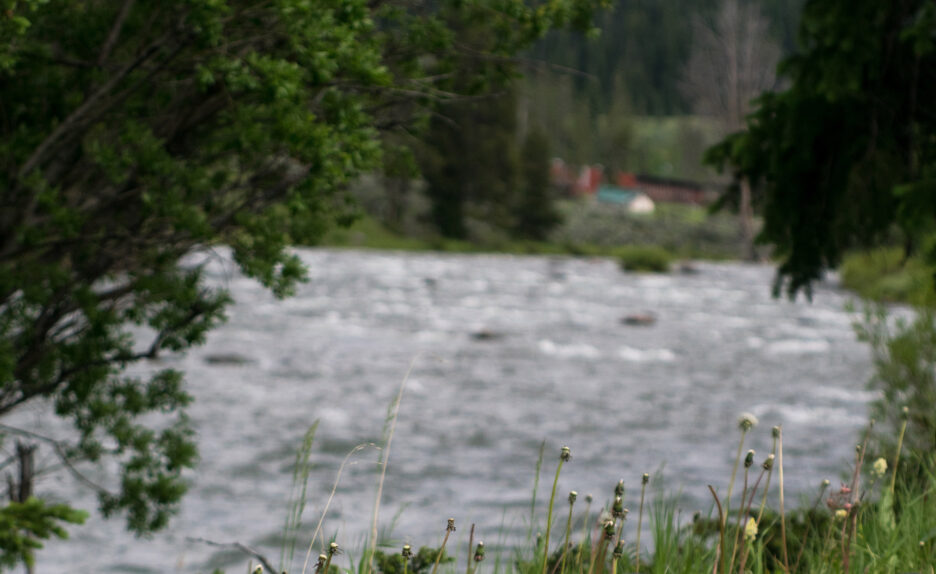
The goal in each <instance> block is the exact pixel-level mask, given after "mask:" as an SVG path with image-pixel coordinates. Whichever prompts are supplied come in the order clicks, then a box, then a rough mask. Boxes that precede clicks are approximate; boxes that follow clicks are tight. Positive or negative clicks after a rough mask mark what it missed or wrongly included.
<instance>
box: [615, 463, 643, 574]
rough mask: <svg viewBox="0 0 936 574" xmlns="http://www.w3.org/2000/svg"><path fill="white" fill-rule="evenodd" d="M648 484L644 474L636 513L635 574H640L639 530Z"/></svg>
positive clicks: (641, 524) (641, 523)
mask: <svg viewBox="0 0 936 574" xmlns="http://www.w3.org/2000/svg"><path fill="white" fill-rule="evenodd" d="M648 482H650V475H649V474H647V473H646V472H645V473H644V475H643V476H642V477H641V478H640V510H639V511H638V513H637V547H636V548H635V549H634V554H635V555H636V558H637V568H636V569H635V572H640V529H641V526H643V511H644V495H645V494H646V493H647V483H648ZM612 574H617V572H613V573H612Z"/></svg>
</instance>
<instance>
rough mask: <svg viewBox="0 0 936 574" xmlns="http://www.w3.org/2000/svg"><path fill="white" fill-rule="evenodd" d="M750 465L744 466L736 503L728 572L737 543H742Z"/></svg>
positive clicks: (731, 566)
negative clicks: (738, 501) (736, 514)
mask: <svg viewBox="0 0 936 574" xmlns="http://www.w3.org/2000/svg"><path fill="white" fill-rule="evenodd" d="M749 470H750V467H749V466H748V465H747V464H745V466H744V490H742V491H741V504H740V505H738V526H737V527H736V528H735V537H734V541H733V543H732V545H731V559H730V560H729V561H728V572H731V569H732V568H734V559H735V555H736V554H737V553H738V544H743V543H744V501H745V500H746V499H747V492H748V471H749Z"/></svg>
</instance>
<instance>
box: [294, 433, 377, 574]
mask: <svg viewBox="0 0 936 574" xmlns="http://www.w3.org/2000/svg"><path fill="white" fill-rule="evenodd" d="M367 447H376V445H374V444H373V443H364V444H359V445H357V446H355V447H354V448H352V449H351V450H350V451H348V454H346V455H345V457H344V460H342V461H341V464H340V465H339V466H338V472H337V473H336V474H335V482H334V483H332V489H331V492H330V493H329V494H328V498H327V499H326V500H325V506H324V507H323V508H322V514H321V515H320V516H319V521H318V524H316V525H315V530H314V531H313V532H312V539H311V540H310V541H309V549H308V550H307V551H306V557H305V561H304V562H303V563H302V574H305V573H306V570H307V569H308V567H309V559H310V558H311V557H312V549H313V548H315V541H316V539H318V536H319V534H320V533H321V532H322V523H323V522H325V516H326V515H327V514H328V508H329V507H330V506H331V503H332V501H333V500H334V499H335V493H336V492H337V491H338V483H340V482H341V473H343V472H344V469H345V466H347V465H348V462H349V461H350V460H351V457H352V456H354V455H355V453H357V452H360V451H361V450H363V449H365V448H367ZM323 552H324V549H323Z"/></svg>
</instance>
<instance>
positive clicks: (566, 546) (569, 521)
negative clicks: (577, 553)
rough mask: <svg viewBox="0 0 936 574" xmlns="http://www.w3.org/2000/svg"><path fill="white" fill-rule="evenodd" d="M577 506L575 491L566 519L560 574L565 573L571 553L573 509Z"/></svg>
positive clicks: (571, 495)
mask: <svg viewBox="0 0 936 574" xmlns="http://www.w3.org/2000/svg"><path fill="white" fill-rule="evenodd" d="M574 506H575V491H572V492H570V493H569V516H568V518H566V529H565V543H564V544H563V546H562V558H560V560H559V572H560V574H561V573H562V572H564V571H565V561H566V555H568V553H569V536H570V535H571V534H572V508H573V507H574Z"/></svg>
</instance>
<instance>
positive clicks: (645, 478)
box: [640, 472, 650, 484]
mask: <svg viewBox="0 0 936 574" xmlns="http://www.w3.org/2000/svg"><path fill="white" fill-rule="evenodd" d="M648 482H650V475H649V474H647V473H646V472H645V473H644V475H643V476H642V477H640V484H647V483H648Z"/></svg>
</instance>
